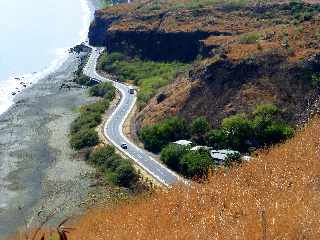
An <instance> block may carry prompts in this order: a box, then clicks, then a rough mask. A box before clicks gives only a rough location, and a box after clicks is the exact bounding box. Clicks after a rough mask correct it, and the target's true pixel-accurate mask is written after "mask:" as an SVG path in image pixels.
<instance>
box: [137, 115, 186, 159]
mask: <svg viewBox="0 0 320 240" xmlns="http://www.w3.org/2000/svg"><path fill="white" fill-rule="evenodd" d="M139 137H140V139H141V140H142V141H143V143H144V146H145V148H146V149H148V150H150V151H152V152H156V153H157V152H160V151H161V149H162V148H163V147H164V146H165V145H167V144H168V143H170V142H174V141H177V140H180V139H188V138H189V137H190V134H189V127H188V124H187V123H186V121H185V120H184V119H181V118H178V117H173V118H169V119H167V120H165V121H163V122H162V123H159V124H156V125H154V126H147V127H144V128H143V129H141V131H140V133H139Z"/></svg>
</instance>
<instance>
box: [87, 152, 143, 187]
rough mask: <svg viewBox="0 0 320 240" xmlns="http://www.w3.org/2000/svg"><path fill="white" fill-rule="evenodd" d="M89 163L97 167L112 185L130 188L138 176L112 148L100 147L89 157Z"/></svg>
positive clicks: (128, 163) (127, 162) (126, 161)
mask: <svg viewBox="0 0 320 240" xmlns="http://www.w3.org/2000/svg"><path fill="white" fill-rule="evenodd" d="M89 161H90V162H91V163H93V164H95V165H96V166H98V167H99V168H100V169H101V170H102V171H103V172H104V173H105V175H106V176H107V178H108V180H109V181H111V182H112V183H114V184H116V185H119V186H122V187H131V186H133V185H134V184H135V183H136V182H137V181H138V175H137V173H136V171H135V169H134V168H133V167H132V165H131V163H130V162H129V161H128V160H126V159H123V158H121V157H120V156H119V155H118V154H116V153H115V149H114V147H112V146H105V147H100V148H98V149H97V150H95V151H94V152H92V153H91V154H90V156H89Z"/></svg>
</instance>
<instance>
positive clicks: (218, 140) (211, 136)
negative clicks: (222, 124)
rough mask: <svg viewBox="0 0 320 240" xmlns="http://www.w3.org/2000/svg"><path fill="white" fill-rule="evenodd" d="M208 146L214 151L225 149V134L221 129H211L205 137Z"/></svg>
mask: <svg viewBox="0 0 320 240" xmlns="http://www.w3.org/2000/svg"><path fill="white" fill-rule="evenodd" d="M206 138H207V140H206V142H207V144H208V146H211V147H213V148H215V149H224V148H228V147H227V144H228V143H227V140H228V138H227V134H226V133H225V132H224V131H223V130H221V129H213V130H211V131H210V132H209V133H208V134H207V136H206Z"/></svg>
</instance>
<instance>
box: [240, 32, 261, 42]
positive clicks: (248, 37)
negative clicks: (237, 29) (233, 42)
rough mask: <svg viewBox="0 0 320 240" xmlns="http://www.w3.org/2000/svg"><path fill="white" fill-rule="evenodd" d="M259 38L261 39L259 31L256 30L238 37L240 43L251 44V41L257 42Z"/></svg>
mask: <svg viewBox="0 0 320 240" xmlns="http://www.w3.org/2000/svg"><path fill="white" fill-rule="evenodd" d="M260 39H261V34H260V33H257V32H254V33H248V34H245V35H242V36H241V37H240V43H243V44H253V43H258V42H259V41H260Z"/></svg>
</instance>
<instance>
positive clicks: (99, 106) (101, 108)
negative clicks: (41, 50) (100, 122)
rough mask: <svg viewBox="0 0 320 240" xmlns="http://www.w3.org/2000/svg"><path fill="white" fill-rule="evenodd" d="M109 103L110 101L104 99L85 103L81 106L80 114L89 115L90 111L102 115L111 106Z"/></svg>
mask: <svg viewBox="0 0 320 240" xmlns="http://www.w3.org/2000/svg"><path fill="white" fill-rule="evenodd" d="M109 104H110V103H109V101H108V100H105V99H104V100H101V101H98V102H95V103H91V104H88V105H84V106H82V107H80V114H82V115H87V114H90V113H96V114H100V115H101V114H102V113H104V112H105V111H106V110H107V109H108V108H109Z"/></svg>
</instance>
